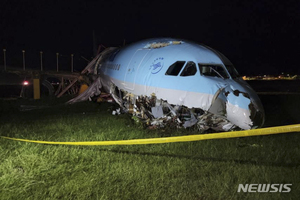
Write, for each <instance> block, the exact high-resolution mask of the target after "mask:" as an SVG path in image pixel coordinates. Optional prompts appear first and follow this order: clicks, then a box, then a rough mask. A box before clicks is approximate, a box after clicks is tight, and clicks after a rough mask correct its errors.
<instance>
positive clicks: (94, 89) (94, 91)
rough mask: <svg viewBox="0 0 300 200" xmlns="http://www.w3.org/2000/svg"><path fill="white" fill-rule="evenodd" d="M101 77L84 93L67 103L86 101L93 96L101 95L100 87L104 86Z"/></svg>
mask: <svg viewBox="0 0 300 200" xmlns="http://www.w3.org/2000/svg"><path fill="white" fill-rule="evenodd" d="M100 79H101V78H100V76H99V77H98V78H97V79H96V80H95V81H94V82H93V83H92V84H91V85H90V86H89V87H88V88H87V89H86V90H85V91H84V92H83V93H81V94H80V95H78V96H77V97H75V98H73V99H71V100H70V101H68V102H67V103H68V104H72V103H76V102H81V101H86V100H88V99H90V98H91V97H93V96H98V95H100V94H101V90H100V88H101V87H102V85H101V81H100Z"/></svg>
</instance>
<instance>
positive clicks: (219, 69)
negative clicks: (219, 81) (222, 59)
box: [198, 64, 229, 79]
mask: <svg viewBox="0 0 300 200" xmlns="http://www.w3.org/2000/svg"><path fill="white" fill-rule="evenodd" d="M198 65H199V69H200V72H201V74H202V75H204V76H214V77H220V78H224V79H225V78H229V76H228V73H227V72H226V70H225V68H224V67H223V66H222V65H210V64H198Z"/></svg>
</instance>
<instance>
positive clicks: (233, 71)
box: [225, 65, 240, 78]
mask: <svg viewBox="0 0 300 200" xmlns="http://www.w3.org/2000/svg"><path fill="white" fill-rule="evenodd" d="M225 67H226V68H227V71H228V72H229V74H230V76H231V78H237V77H240V75H239V73H238V72H237V71H236V69H235V67H234V66H233V65H225Z"/></svg>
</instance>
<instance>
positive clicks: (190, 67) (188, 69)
mask: <svg viewBox="0 0 300 200" xmlns="http://www.w3.org/2000/svg"><path fill="white" fill-rule="evenodd" d="M196 72H197V68H196V64H195V63H194V62H192V61H189V62H188V63H187V64H186V66H185V68H184V70H183V71H182V72H181V74H180V76H194V75H195V74H196Z"/></svg>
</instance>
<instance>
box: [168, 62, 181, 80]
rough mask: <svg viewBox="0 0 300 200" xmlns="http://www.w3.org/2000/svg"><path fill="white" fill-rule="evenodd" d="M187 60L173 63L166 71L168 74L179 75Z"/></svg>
mask: <svg viewBox="0 0 300 200" xmlns="http://www.w3.org/2000/svg"><path fill="white" fill-rule="evenodd" d="M184 64H185V61H176V62H175V63H173V64H172V65H171V66H170V67H169V69H168V70H167V72H166V75H170V76H177V75H178V74H179V72H180V71H181V69H182V67H183V66H184Z"/></svg>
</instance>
